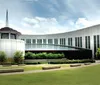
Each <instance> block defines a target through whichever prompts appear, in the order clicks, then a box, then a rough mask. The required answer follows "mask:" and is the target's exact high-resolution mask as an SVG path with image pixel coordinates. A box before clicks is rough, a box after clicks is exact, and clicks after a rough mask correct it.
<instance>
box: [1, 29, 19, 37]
mask: <svg viewBox="0 0 100 85" xmlns="http://www.w3.org/2000/svg"><path fill="white" fill-rule="evenodd" d="M0 33H14V34H17V35H21V33H20V32H18V31H17V30H14V29H12V28H10V27H3V28H1V29H0Z"/></svg>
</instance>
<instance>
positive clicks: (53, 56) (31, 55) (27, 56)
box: [25, 52, 64, 59]
mask: <svg viewBox="0 0 100 85" xmlns="http://www.w3.org/2000/svg"><path fill="white" fill-rule="evenodd" d="M61 58H64V54H63V53H46V52H43V53H32V52H27V53H26V54H25V59H61Z"/></svg>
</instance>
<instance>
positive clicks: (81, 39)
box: [80, 37, 82, 47]
mask: <svg viewBox="0 0 100 85" xmlns="http://www.w3.org/2000/svg"><path fill="white" fill-rule="evenodd" d="M80 47H82V37H80Z"/></svg>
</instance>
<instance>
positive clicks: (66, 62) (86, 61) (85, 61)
mask: <svg viewBox="0 0 100 85" xmlns="http://www.w3.org/2000/svg"><path fill="white" fill-rule="evenodd" d="M94 62H95V60H91V59H84V60H66V61H58V62H54V61H51V62H49V64H72V63H94Z"/></svg>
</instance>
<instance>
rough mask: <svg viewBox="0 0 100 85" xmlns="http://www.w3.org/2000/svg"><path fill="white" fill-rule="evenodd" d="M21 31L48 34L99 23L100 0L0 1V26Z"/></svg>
mask: <svg viewBox="0 0 100 85" xmlns="http://www.w3.org/2000/svg"><path fill="white" fill-rule="evenodd" d="M6 9H8V10H9V26H10V27H12V28H14V29H16V30H18V31H20V32H22V33H23V34H51V33H61V32H67V31H71V30H77V29H82V28H85V27H88V26H92V25H96V24H100V0H0V27H3V26H5V11H6Z"/></svg>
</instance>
